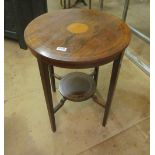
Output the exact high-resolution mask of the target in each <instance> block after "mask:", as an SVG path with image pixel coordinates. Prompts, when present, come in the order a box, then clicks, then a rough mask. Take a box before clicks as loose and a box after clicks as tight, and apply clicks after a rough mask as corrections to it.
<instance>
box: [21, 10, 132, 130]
mask: <svg viewBox="0 0 155 155" xmlns="http://www.w3.org/2000/svg"><path fill="white" fill-rule="evenodd" d="M24 36H25V41H26V44H27V46H28V47H29V49H30V51H31V52H32V54H33V55H34V56H35V57H36V58H37V60H38V66H39V70H40V76H41V80H42V85H43V89H44V95H45V99H46V105H47V109H48V113H49V118H50V122H51V128H52V130H53V132H55V131H56V125H55V116H54V113H55V112H56V111H57V110H59V109H60V108H61V107H62V106H63V105H64V102H65V101H66V100H72V101H77V102H78V101H84V100H86V99H88V98H90V97H93V96H94V93H95V90H96V86H97V78H98V71H99V66H101V65H104V64H107V63H109V62H112V61H113V67H112V73H111V79H110V85H109V90H108V96H107V100H106V104H105V107H104V110H105V111H104V117H103V126H105V125H106V122H107V118H108V114H109V110H110V107H111V102H112V97H113V94H114V89H115V86H116V82H117V77H118V74H119V68H120V64H121V60H122V57H123V54H124V50H125V49H126V47H127V46H128V44H129V42H130V39H131V33H130V30H129V28H128V26H127V25H126V24H125V23H124V22H123V21H121V20H120V19H119V18H117V17H115V16H112V15H110V14H107V13H103V12H99V11H94V10H87V9H66V10H58V11H53V12H52V13H47V14H44V15H41V16H39V17H37V18H36V19H34V20H33V21H32V22H31V23H29V25H28V26H27V28H26V29H25V33H24ZM53 66H57V67H62V68H77V69H79V68H80V69H83V68H94V72H93V73H91V74H90V75H88V74H85V73H82V72H74V73H69V74H67V75H65V76H64V77H60V76H59V75H56V74H55V73H54V67H53ZM55 78H57V79H59V80H60V85H59V91H60V93H61V95H62V99H61V100H60V102H59V104H57V106H56V107H53V100H52V92H51V87H52V89H53V91H54V92H55V91H56V87H55Z"/></svg>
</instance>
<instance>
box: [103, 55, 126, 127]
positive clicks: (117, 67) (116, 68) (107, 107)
mask: <svg viewBox="0 0 155 155" xmlns="http://www.w3.org/2000/svg"><path fill="white" fill-rule="evenodd" d="M122 57H123V54H120V56H119V57H117V58H116V59H115V60H114V62H113V68H112V74H111V79H110V85H109V91H108V97H107V101H106V105H105V112H104V118H103V126H105V125H106V123H107V119H108V115H109V111H110V107H111V102H112V97H113V95H114V91H115V87H116V83H117V79H118V74H119V70H120V66H121V60H122Z"/></svg>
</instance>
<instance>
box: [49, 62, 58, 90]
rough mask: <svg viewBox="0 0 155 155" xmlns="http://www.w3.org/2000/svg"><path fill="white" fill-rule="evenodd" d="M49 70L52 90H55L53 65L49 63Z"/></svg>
mask: <svg viewBox="0 0 155 155" xmlns="http://www.w3.org/2000/svg"><path fill="white" fill-rule="evenodd" d="M49 72H50V78H51V85H52V90H53V92H56V86H55V74H54V67H53V66H51V65H50V66H49Z"/></svg>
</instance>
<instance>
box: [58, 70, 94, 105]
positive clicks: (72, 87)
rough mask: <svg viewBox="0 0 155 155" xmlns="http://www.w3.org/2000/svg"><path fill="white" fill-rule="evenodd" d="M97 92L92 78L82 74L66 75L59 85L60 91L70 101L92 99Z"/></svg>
mask: <svg viewBox="0 0 155 155" xmlns="http://www.w3.org/2000/svg"><path fill="white" fill-rule="evenodd" d="M95 90H96V84H95V81H94V79H93V77H92V76H90V75H88V74H86V73H82V72H72V73H69V74H67V75H65V76H64V77H63V78H62V79H61V81H60V85H59V91H60V93H61V95H62V96H63V97H65V98H66V99H68V100H71V101H75V102H79V101H84V100H87V99H88V98H90V97H91V96H92V95H93V94H94V93H95Z"/></svg>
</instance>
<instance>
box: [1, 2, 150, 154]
mask: <svg viewBox="0 0 155 155" xmlns="http://www.w3.org/2000/svg"><path fill="white" fill-rule="evenodd" d="M107 1H108V0H107ZM109 1H111V3H109V4H111V6H112V4H114V2H113V3H112V0H109ZM137 1H138V0H137ZM143 1H144V0H143ZM145 1H146V0H145ZM93 3H95V2H93ZM115 3H118V0H117V1H115ZM48 7H49V11H51V10H52V9H57V8H59V9H60V6H59V1H55V2H54V1H51V0H48ZM105 8H106V9H107V10H108V9H109V8H111V7H110V5H108V4H107V5H106V7H105ZM118 13H119V11H118ZM141 29H147V26H146V27H145V28H143V26H142V27H141ZM146 32H148V31H146ZM135 46H137V49H139V48H140V44H138V45H135ZM4 48H5V52H4V54H5V60H4V61H5V68H4V70H5V73H4V74H5V96H4V98H5V155H28V154H29V155H149V126H150V124H149V123H150V122H149V116H150V114H149V109H150V105H149V103H150V100H149V85H150V84H149V77H148V76H147V75H146V74H145V73H143V72H142V71H141V70H140V69H139V68H138V67H137V66H135V65H134V64H133V63H132V62H131V61H130V60H129V59H128V58H126V57H124V58H123V63H122V67H121V71H120V76H119V79H118V84H117V88H116V92H115V95H114V98H113V103H112V107H111V112H110V115H109V120H108V124H107V126H106V127H103V126H102V125H101V122H102V118H103V112H104V110H103V109H102V107H100V106H99V105H97V104H96V103H94V102H93V101H92V100H91V99H89V100H87V101H85V102H81V103H74V102H70V101H67V102H66V103H65V105H64V106H63V107H62V109H61V110H60V111H58V112H57V113H56V125H57V131H56V133H52V131H51V128H50V122H49V118H48V114H47V109H46V104H45V100H44V95H43V90H42V85H41V80H40V75H39V70H38V67H37V61H36V59H35V58H34V57H33V56H32V54H31V53H30V51H29V50H22V49H20V48H19V46H18V44H17V43H16V42H14V41H11V40H8V39H6V40H5V47H4ZM111 67H112V64H108V65H104V66H102V67H100V73H99V83H98V93H97V95H98V96H99V97H100V98H101V100H102V101H103V103H104V102H105V99H106V95H107V91H108V85H109V79H110V73H111ZM71 71H73V70H69V69H68V70H67V69H61V68H55V72H56V73H57V74H60V75H64V74H66V73H68V72H71ZM80 71H83V72H90V71H91V69H88V70H80ZM58 84H59V81H56V85H57V88H58ZM53 97H54V101H55V102H54V104H55V105H56V103H58V101H59V99H60V98H61V95H60V94H59V93H58V92H57V93H54V94H53Z"/></svg>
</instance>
